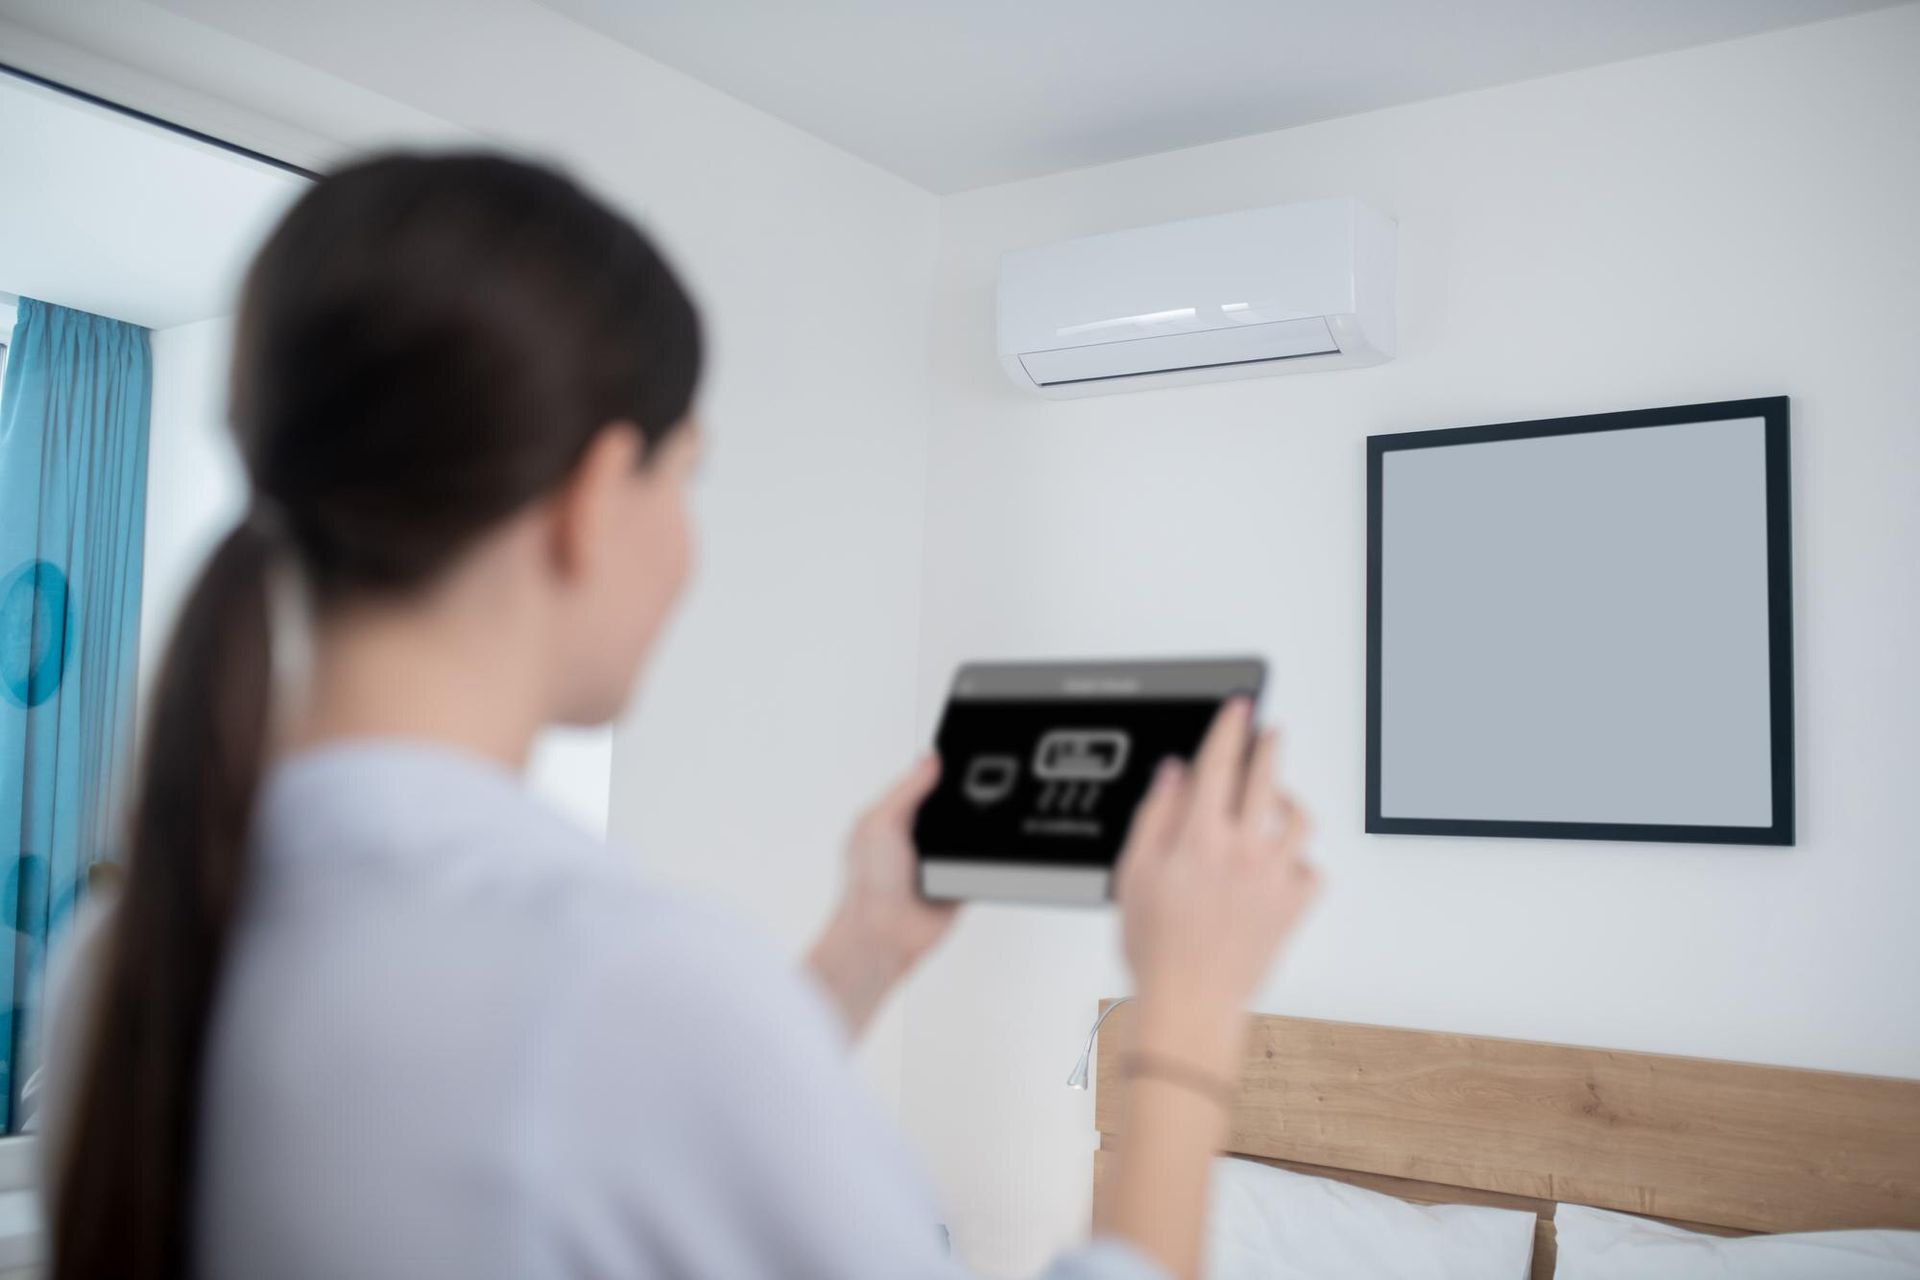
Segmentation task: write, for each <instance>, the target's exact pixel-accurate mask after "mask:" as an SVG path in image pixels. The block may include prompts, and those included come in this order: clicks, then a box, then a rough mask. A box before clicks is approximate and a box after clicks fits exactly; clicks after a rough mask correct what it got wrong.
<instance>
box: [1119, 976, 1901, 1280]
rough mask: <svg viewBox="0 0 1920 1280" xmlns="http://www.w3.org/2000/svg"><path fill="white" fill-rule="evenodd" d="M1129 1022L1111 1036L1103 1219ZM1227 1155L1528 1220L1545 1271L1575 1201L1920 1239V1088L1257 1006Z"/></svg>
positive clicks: (1742, 1226)
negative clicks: (1911, 1234)
mask: <svg viewBox="0 0 1920 1280" xmlns="http://www.w3.org/2000/svg"><path fill="white" fill-rule="evenodd" d="M1105 1003H1107V1002H1103V1005H1102V1007H1104V1005H1105ZM1132 1012H1133V1008H1132V1006H1130V1005H1129V1006H1125V1007H1122V1008H1120V1009H1117V1010H1115V1011H1114V1013H1113V1016H1112V1017H1110V1018H1108V1019H1107V1023H1106V1026H1105V1027H1104V1028H1102V1030H1101V1032H1100V1058H1099V1075H1098V1079H1097V1085H1096V1087H1097V1089H1098V1093H1097V1094H1096V1098H1095V1104H1094V1120H1095V1124H1096V1126H1097V1127H1098V1129H1099V1131H1100V1150H1099V1152H1098V1153H1096V1155H1095V1157H1094V1212H1095V1215H1096V1217H1098V1216H1099V1214H1100V1212H1101V1208H1102V1204H1101V1198H1100V1197H1101V1186H1102V1177H1101V1173H1102V1167H1103V1166H1104V1164H1105V1162H1106V1157H1107V1154H1108V1153H1109V1152H1112V1151H1114V1150H1116V1149H1117V1148H1118V1147H1119V1146H1120V1144H1121V1143H1123V1142H1124V1140H1125V1135H1124V1134H1123V1133H1122V1132H1121V1127H1120V1126H1121V1122H1122V1114H1121V1113H1122V1107H1121V1106H1120V1090H1119V1088H1118V1083H1119V1082H1118V1080H1117V1077H1116V1070H1117V1068H1116V1067H1115V1066H1114V1064H1115V1063H1117V1062H1118V1061H1119V1058H1120V1053H1119V1052H1118V1051H1119V1050H1120V1049H1122V1048H1123V1046H1124V1045H1125V1044H1126V1042H1127V1038H1128V1034H1129V1031H1130V1029H1131V1021H1130V1015H1131V1014H1132ZM1228 1154H1231V1155H1236V1156H1241V1157H1246V1158H1252V1159H1258V1160H1261V1161H1264V1162H1265V1163H1268V1164H1273V1165H1278V1166H1280V1167H1282V1168H1286V1169H1294V1170H1298V1171H1300V1172H1303V1173H1311V1174H1316V1175H1319V1176H1321V1177H1327V1178H1337V1179H1339V1180H1341V1181H1343V1182H1349V1183H1354V1184H1356V1185H1358V1186H1363V1187H1370V1188H1372V1189H1374V1190H1376V1191H1384V1192H1387V1193H1389V1194H1391V1195H1396V1196H1399V1197H1401V1198H1402V1199H1406V1200H1413V1201H1419V1202H1423V1203H1429V1204H1434V1203H1451V1204H1483V1205H1495V1206H1498V1207H1501V1208H1509V1209H1526V1210H1531V1211H1532V1212H1533V1213H1534V1214H1536V1215H1537V1216H1538V1218H1539V1222H1538V1225H1537V1228H1536V1234H1535V1248H1534V1264H1533V1274H1534V1277H1535V1280H1545V1277H1548V1276H1551V1275H1552V1274H1553V1256H1554V1248H1553V1223H1552V1217H1553V1209H1554V1205H1555V1204H1556V1203H1558V1202H1560V1201H1563V1200H1564V1201H1570V1202H1574V1203H1579V1204H1588V1205H1595V1206H1598V1207H1600V1208H1603V1209H1617V1210H1621V1211H1623V1212H1626V1213H1637V1214H1644V1215H1646V1216H1648V1217H1655V1218H1660V1219H1662V1220H1664V1221H1668V1222H1677V1223H1679V1224H1681V1225H1683V1226H1687V1227H1691V1228H1693V1229H1695V1230H1699V1231H1710V1232H1714V1233H1716V1234H1721V1235H1741V1234H1746V1233H1749V1232H1758V1231H1768V1232H1776V1231H1826V1230H1838V1229H1841V1228H1847V1227H1902V1228H1907V1229H1920V1081H1916V1080H1891V1079H1884V1078H1882V1077H1879V1076H1857V1075H1845V1074H1841V1073H1839V1072H1831V1071H1804V1070H1794V1069H1790V1068H1785V1067H1763V1066H1754V1065H1751V1064H1748V1063H1738V1062H1715V1061H1711V1060H1708V1059H1704V1058H1677V1057H1667V1056H1664V1055H1659V1054H1650V1053H1617V1052H1613V1051H1610V1050H1606V1049H1581V1048H1575V1047H1573V1046H1571V1045H1559V1044H1538V1043H1535V1042H1532V1041H1527V1040H1496V1039H1492V1038H1489V1037H1485V1036H1462V1035H1444V1034H1439V1033H1435V1032H1429V1031H1402V1030H1396V1029H1393V1028H1391V1027H1369V1026H1360V1025H1357V1024H1353V1023H1344V1022H1316V1021H1312V1020H1309V1019H1305V1018H1283V1017H1277V1016H1273V1015H1258V1016H1256V1017H1254V1018H1253V1020H1252V1027H1251V1030H1250V1031H1249V1034H1248V1037H1247V1054H1246V1059H1245V1065H1244V1068H1243V1071H1242V1076H1241V1082H1240V1096H1239V1101H1238V1103H1237V1104H1236V1106H1235V1108H1234V1113H1233V1125H1232V1132H1231V1135H1230V1137H1229V1141H1228Z"/></svg>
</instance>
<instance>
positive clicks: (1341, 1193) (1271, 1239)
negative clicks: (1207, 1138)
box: [1207, 1160, 1534, 1280]
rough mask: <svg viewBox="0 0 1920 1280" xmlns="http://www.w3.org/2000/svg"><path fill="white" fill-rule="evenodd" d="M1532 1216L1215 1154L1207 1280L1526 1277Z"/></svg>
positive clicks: (1530, 1258) (1521, 1279)
mask: <svg viewBox="0 0 1920 1280" xmlns="http://www.w3.org/2000/svg"><path fill="white" fill-rule="evenodd" d="M1533 1228H1534V1217H1533V1215H1532V1214H1531V1213H1520V1212H1516V1211H1514V1210H1512V1209H1482V1208H1479V1207H1478V1206H1475V1205H1463V1204H1436V1205H1418V1204H1408V1203H1407V1202H1406V1201H1404V1200H1396V1199H1395V1198H1394V1197H1392V1196H1385V1195H1381V1194H1380V1193H1379V1192H1377V1191H1367V1190H1365V1189H1363V1188H1360V1187H1350V1186H1348V1185H1347V1184H1346V1183H1344V1182H1334V1181H1331V1180H1330V1179H1327V1178H1311V1177H1308V1176H1307V1175H1305V1174H1300V1173H1290V1172H1288V1171H1287V1170H1285V1169H1276V1168H1274V1167H1273V1166H1271V1165H1264V1164H1256V1163H1255V1162H1253V1161H1251V1160H1215V1161H1214V1162H1213V1208H1212V1212H1211V1214H1210V1215H1209V1220H1208V1224H1207V1280H1255V1278H1256V1277H1258V1280H1369V1278H1370V1277H1374V1276H1378V1277H1381V1278H1382V1280H1387V1278H1389V1277H1390V1278H1391V1280H1526V1276H1527V1272H1528V1270H1529V1268H1530V1267H1531V1265H1532V1261H1533Z"/></svg>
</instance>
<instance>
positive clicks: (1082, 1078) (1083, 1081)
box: [1067, 996, 1133, 1089]
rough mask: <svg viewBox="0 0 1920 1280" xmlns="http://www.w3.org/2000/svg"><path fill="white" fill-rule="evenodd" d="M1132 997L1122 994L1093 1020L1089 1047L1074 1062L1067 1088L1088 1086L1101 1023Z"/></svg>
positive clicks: (1088, 1040) (1088, 1037) (1088, 1039)
mask: <svg viewBox="0 0 1920 1280" xmlns="http://www.w3.org/2000/svg"><path fill="white" fill-rule="evenodd" d="M1131 999H1133V997H1132V996H1121V997H1120V998H1119V999H1118V1000H1115V1001H1114V1002H1113V1003H1112V1004H1110V1005H1108V1006H1107V1007H1106V1008H1104V1009H1102V1010H1101V1011H1100V1016H1099V1017H1097V1018H1095V1019H1094V1020H1093V1026H1092V1027H1091V1028H1090V1029H1089V1030H1088V1031H1087V1047H1086V1048H1084V1049H1082V1050H1081V1051H1080V1061H1078V1062H1076V1063H1074V1064H1073V1074H1071V1075H1069V1076H1068V1077H1067V1088H1069V1089H1084V1088H1086V1087H1087V1068H1088V1067H1089V1066H1090V1065H1091V1064H1092V1062H1093V1044H1094V1041H1096V1040H1098V1039H1099V1038H1100V1024H1101V1023H1103V1022H1105V1021H1106V1020H1107V1015H1108V1014H1110V1013H1112V1012H1113V1011H1114V1010H1115V1009H1118V1008H1119V1007H1120V1006H1121V1005H1123V1004H1125V1003H1126V1002H1127V1001H1129V1000H1131Z"/></svg>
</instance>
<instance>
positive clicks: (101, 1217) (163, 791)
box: [52, 522, 272, 1280]
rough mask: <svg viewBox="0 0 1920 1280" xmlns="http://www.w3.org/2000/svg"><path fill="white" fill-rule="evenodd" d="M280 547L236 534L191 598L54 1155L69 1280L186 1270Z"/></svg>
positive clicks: (58, 1259) (56, 1216)
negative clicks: (196, 1156) (204, 1076)
mask: <svg viewBox="0 0 1920 1280" xmlns="http://www.w3.org/2000/svg"><path fill="white" fill-rule="evenodd" d="M271 555H272V551H271V548H270V545H269V542H268V540H267V538H266V536H265V535H264V534H263V533H262V532H261V530H260V529H259V527H258V526H257V525H256V524H254V523H252V522H245V523H242V524H241V525H239V526H238V527H237V528H235V529H234V530H233V532H231V533H229V534H228V535H227V537H226V540H225V541H224V542H222V543H221V544H220V546H219V548H218V549H217V550H216V551H215V552H214V554H213V557H212V559H211V560H210V561H209V562H208V563H207V566H206V568H205V569H204V570H203V571H202V573H201V575H200V579H199V581H198V582H197V583H196V584H195V585H194V589H193V593H192V595H191V596H190V597H189V598H188V600H187V604H186V607H185V610H184V611H183V613H182V615H181V618H180V622H179V625H178V628H177V630H176V631H175V632H174V636H173V642H172V645H171V646H170V648H169V651H168V653H167V658H166V663H165V666H164V668H163V669H162V672H161V676H160V682H159V686H158V688H157V690H156V691H155V694H154V697H153V699H152V701H151V702H150V704H149V714H150V715H151V717H152V721H151V724H150V725H149V727H148V733H147V741H146V745H145V753H146V754H145V762H144V767H143V768H142V770H141V774H140V783H139V786H138V790H137V792H136V794H135V799H134V813H133V826H132V833H131V840H130V842H129V853H128V864H127V875H126V880H125V883H124V885H123V887H122V891H121V893H120V894H119V897H118V901H117V903H116V905H115V907H114V910H113V919H112V921H111V923H110V925H109V926H108V932H107V935H106V938H105V940H104V941H105V953H104V955H103V957H102V965H103V968H102V971H101V972H100V974H99V981H98V985H97V986H96V988H95V993H94V994H95V1003H94V1005H93V1007H92V1008H91V1009H90V1010H88V1011H87V1012H86V1015H85V1016H86V1017H87V1018H88V1020H89V1027H88V1032H87V1036H88V1041H89V1042H88V1044H87V1048H86V1052H85V1055H84V1057H83V1058H82V1059H81V1061H79V1062H78V1063H76V1064H75V1065H76V1067H77V1068H78V1075H77V1077H76V1079H77V1081H78V1090H77V1092H76V1094H75V1098H74V1105H73V1106H72V1107H71V1108H69V1110H68V1113H67V1114H68V1115H69V1116H70V1118H71V1130H70V1132H69V1133H67V1134H66V1135H64V1136H65V1145H64V1148H63V1150H61V1151H59V1152H56V1153H54V1161H53V1162H52V1164H53V1167H54V1168H55V1169H56V1170H57V1176H58V1181H57V1187H56V1194H55V1195H54V1197H53V1202H52V1234H53V1262H54V1265H53V1277H54V1280H83V1278H85V1280H103V1278H111V1280H178V1278H179V1277H184V1276H185V1275H187V1274H188V1268H189V1266H190V1265H191V1263H190V1259H189V1257H188V1252H189V1248H188V1230H187V1225H188V1224H189V1223H190V1222H191V1220H192V1208H193V1203H194V1201H193V1195H194V1160H193V1151H194V1142H195V1137H196V1134H195V1129H196V1125H197V1122H198V1116H199V1093H200V1075H201V1062H202V1059H203V1058H204V1057H205V1051H206V1042H207V1030H208V1022H209V1019H210V1015H211V1012H212V1008H213V1001H214V994H215V988H216V985H217V982H218V979H219V974H220V967H221V959H222V956H223V955H224V954H225V952H226V949H227V945H228V941H229V935H230V934H231V932H232V927H233V921H234V917H235V914H236V911H237V908H238V905H239V901H240V896H241V893H242V891H243V890H244V888H245V886H246V879H247V861H248V832H249V828H250V826H251V824H252V821H253V808H254V797H255V793H256V791H257V790H258V788H259V782H260V775H261V770H262V766H263V764H264V757H265V755H266V752H267V749H268V745H269V744H268V719H269V711H270V708H269V701H270V696H271V683H272V673H271V662H270V654H269V643H268V603H267V600H268V591H267V575H268V572H269V567H270V565H269V562H270V558H271Z"/></svg>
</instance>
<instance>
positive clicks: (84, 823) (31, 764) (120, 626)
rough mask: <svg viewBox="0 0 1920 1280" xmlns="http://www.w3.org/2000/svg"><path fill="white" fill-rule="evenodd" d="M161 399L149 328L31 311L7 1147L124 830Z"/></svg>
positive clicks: (14, 566)
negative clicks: (52, 955) (93, 894)
mask: <svg viewBox="0 0 1920 1280" xmlns="http://www.w3.org/2000/svg"><path fill="white" fill-rule="evenodd" d="M152 384H153V370H152V362H151V359H150V356H149V352H148V346H147V331H146V330H145V329H142V328H140V327H139V326H137V325H131V324H126V323H124V322H122V321H119V320H109V319H107V318H106V317H104V316H96V315H90V314H89V313H87V312H85V311H74V310H71V309H69V308H66V307H56V306H52V305H50V304H48V303H44V302H36V301H34V300H32V299H30V298H22V299H21V300H20V306H19V314H18V318H17V320H16V321H15V324H14V328H13V340H12V342H11V343H10V344H9V346H8V351H7V370H6V379H5V382H4V384H0V873H4V876H3V878H0V924H4V925H5V927H6V929H7V930H8V931H9V932H10V934H11V936H7V935H5V934H0V999H5V1012H4V1014H0V1053H3V1054H4V1055H5V1057H4V1060H3V1061H0V1131H5V1132H13V1131H16V1130H17V1129H18V1128H19V1127H20V1124H21V1122H22V1120H23V1119H24V1116H23V1115H22V1110H21V1106H20V1092H21V1087H22V1086H23V1085H24V1084H25V1083H26V1081H25V1078H24V1076H25V1071H24V1064H25V1062H26V1059H25V1057H24V1053H23V1051H24V1050H25V1048H26V1046H27V1044H28V1040H29V1037H30V1036H31V1035H32V1034H33V1031H34V1026H33V1023H34V1020H35V1017H36V1015H37V1013H38V1010H39V1005H40V984H41V980H42V976H43V968H44V962H45V959H46V955H47V951H48V948H49V947H50V946H52V945H53V943H54V942H55V940H57V939H58V937H59V935H60V933H61V931H62V930H63V929H64V927H65V926H66V924H67V923H68V921H69V920H70V919H71V917H72V914H73V909H74V907H75V905H76V904H77V901H78V898H79V894H80V890H81V887H82V884H83V880H84V877H85V875H86V870H87V868H88V867H89V866H90V865H92V864H93V863H95V862H97V861H99V860H100V859H101V858H103V857H106V856H108V854H109V853H110V852H112V848H113V845H114V843H115V841H116V840H117V839H118V837H119V827H118V824H119V822H120V821H121V820H122V819H123V817H124V809H125V803H124V801H125V792H126V790H127V787H128V782H129V778H128V760H129V756H130V755H131V747H132V740H133V708H134V676H135V660H136V651H137V649H138V647H139V639H140V569H141V556H142V552H143V549H144V544H145V528H146V509H147V416H148V408H149V404H150V401H151V398H152ZM8 996H10V998H7V997H8Z"/></svg>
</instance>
